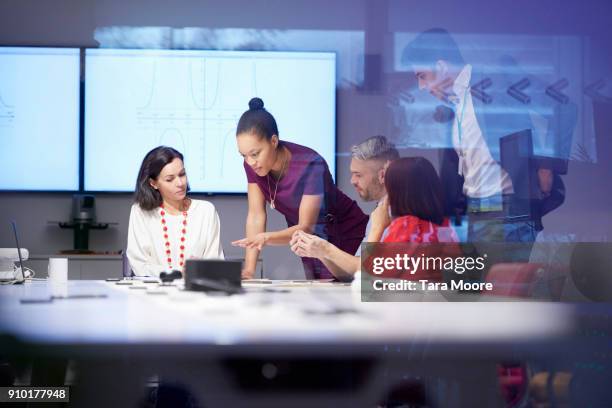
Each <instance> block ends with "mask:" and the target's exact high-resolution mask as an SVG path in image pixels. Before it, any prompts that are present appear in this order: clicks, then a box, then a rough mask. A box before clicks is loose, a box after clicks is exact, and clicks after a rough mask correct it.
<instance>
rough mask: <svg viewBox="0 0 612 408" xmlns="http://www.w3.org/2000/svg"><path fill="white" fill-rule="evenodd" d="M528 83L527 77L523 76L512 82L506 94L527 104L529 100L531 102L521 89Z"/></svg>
mask: <svg viewBox="0 0 612 408" xmlns="http://www.w3.org/2000/svg"><path fill="white" fill-rule="evenodd" d="M530 84H531V82H530V81H529V79H528V78H523V79H521V80H520V81H518V82H517V83H515V84H512V85H511V86H510V88H508V95H510V96H511V97H513V98H514V99H516V100H517V101H519V102H522V103H524V104H528V103H529V102H531V97H530V96H529V95H527V94H526V93H524V92H522V91H523V90H524V89H525V88H527V87H528V86H529V85H530Z"/></svg>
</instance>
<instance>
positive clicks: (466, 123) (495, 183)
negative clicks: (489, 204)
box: [452, 64, 512, 198]
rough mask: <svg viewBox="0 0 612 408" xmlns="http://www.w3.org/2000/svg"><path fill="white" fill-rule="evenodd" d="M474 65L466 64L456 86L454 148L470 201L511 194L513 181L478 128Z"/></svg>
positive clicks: (454, 86)
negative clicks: (473, 74) (474, 100)
mask: <svg viewBox="0 0 612 408" xmlns="http://www.w3.org/2000/svg"><path fill="white" fill-rule="evenodd" d="M471 76H472V66H471V65H469V64H468V65H466V66H465V67H464V68H463V69H462V70H461V72H460V73H459V75H458V76H457V78H456V79H455V82H454V84H453V91H454V93H455V95H456V98H455V100H454V101H453V102H456V109H455V119H454V121H453V130H452V137H453V147H454V148H455V151H456V152H457V155H458V156H459V174H460V175H462V176H463V178H464V183H463V193H464V194H465V195H466V196H468V197H471V198H484V197H490V196H493V195H496V194H501V193H503V194H510V193H512V180H511V179H510V176H509V175H508V173H507V172H506V171H505V170H504V169H502V168H501V166H500V165H499V164H498V163H497V162H496V161H495V159H493V157H492V156H491V152H490V150H489V147H488V146H487V142H486V140H485V139H484V137H483V134H482V130H481V129H480V126H479V125H478V120H477V118H476V112H475V111H474V104H473V102H472V95H471V93H470V79H471Z"/></svg>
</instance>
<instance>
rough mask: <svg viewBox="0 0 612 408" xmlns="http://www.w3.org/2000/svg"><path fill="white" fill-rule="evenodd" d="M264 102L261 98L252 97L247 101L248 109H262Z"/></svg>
mask: <svg viewBox="0 0 612 408" xmlns="http://www.w3.org/2000/svg"><path fill="white" fill-rule="evenodd" d="M263 107H264V102H263V101H262V100H261V98H253V99H251V100H250V101H249V109H250V110H260V109H263Z"/></svg>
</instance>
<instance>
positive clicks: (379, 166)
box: [289, 136, 399, 280]
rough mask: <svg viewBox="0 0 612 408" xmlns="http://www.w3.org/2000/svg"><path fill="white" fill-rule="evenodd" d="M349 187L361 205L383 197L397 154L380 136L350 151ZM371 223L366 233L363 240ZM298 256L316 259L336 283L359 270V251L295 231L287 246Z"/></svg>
mask: <svg viewBox="0 0 612 408" xmlns="http://www.w3.org/2000/svg"><path fill="white" fill-rule="evenodd" d="M351 156H352V159H351V184H352V185H353V187H354V188H355V190H356V191H357V194H359V197H360V198H361V199H362V200H363V201H378V202H379V203H380V202H381V200H382V199H383V198H384V197H385V196H386V195H387V192H386V190H385V184H384V176H385V168H386V166H387V165H388V164H389V163H390V162H391V161H393V160H395V159H398V158H399V153H398V151H397V149H396V148H395V146H394V145H393V144H392V143H389V141H388V140H387V138H386V137H384V136H373V137H370V138H368V139H366V140H364V141H363V142H361V143H359V144H357V145H355V146H353V147H352V148H351ZM370 230H371V219H370V221H369V222H368V226H367V229H366V240H365V242H368V241H369V239H368V236H369V234H370ZM289 245H290V247H291V250H292V251H293V252H294V253H295V254H296V255H298V256H301V257H311V258H317V259H319V260H320V261H321V262H323V264H324V265H325V266H326V267H327V268H328V269H329V270H330V271H331V272H332V274H333V275H334V276H335V277H336V278H337V279H339V280H351V279H352V278H353V275H354V274H355V272H357V271H358V270H359V269H360V268H361V260H360V249H359V250H357V254H356V255H352V254H349V253H347V252H344V251H342V250H341V249H339V248H338V247H336V246H335V245H333V244H331V243H330V242H328V241H326V240H324V239H322V238H320V237H318V236H316V235H312V234H307V233H305V232H304V231H296V232H295V233H294V234H293V237H292V239H291V242H290V244H289Z"/></svg>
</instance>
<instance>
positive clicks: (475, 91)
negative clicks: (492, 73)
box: [470, 78, 493, 105]
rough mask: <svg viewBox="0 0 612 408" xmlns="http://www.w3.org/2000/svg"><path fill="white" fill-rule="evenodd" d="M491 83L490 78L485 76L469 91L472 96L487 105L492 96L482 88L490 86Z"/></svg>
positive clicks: (491, 100)
mask: <svg viewBox="0 0 612 408" xmlns="http://www.w3.org/2000/svg"><path fill="white" fill-rule="evenodd" d="M491 85H493V81H491V78H485V79H483V80H482V81H480V82H478V83H476V84H475V85H474V86H472V88H471V89H470V93H471V94H472V96H473V97H474V98H476V99H478V100H480V101H481V102H483V103H485V104H487V105H488V104H490V103H491V102H493V97H492V96H491V95H489V94H487V93H485V91H484V90H485V89H487V88H488V87H490V86H491Z"/></svg>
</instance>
